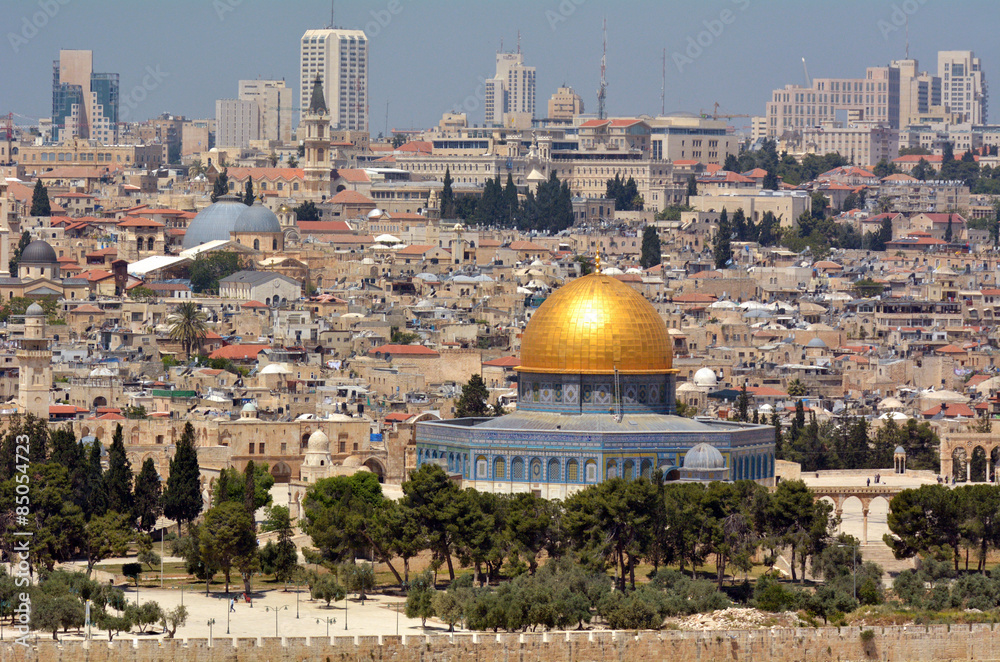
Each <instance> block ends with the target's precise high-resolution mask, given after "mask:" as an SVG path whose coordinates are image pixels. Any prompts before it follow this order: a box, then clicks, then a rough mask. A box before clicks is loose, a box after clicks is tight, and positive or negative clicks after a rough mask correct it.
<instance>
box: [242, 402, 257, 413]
mask: <svg viewBox="0 0 1000 662" xmlns="http://www.w3.org/2000/svg"><path fill="white" fill-rule="evenodd" d="M241 411H243V412H246V413H248V414H252V413H255V412H256V411H257V405H255V404H254V403H252V402H248V403H246V404H245V405H243V409H242V410H241Z"/></svg>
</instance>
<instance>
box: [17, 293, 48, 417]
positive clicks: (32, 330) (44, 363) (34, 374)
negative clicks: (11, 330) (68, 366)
mask: <svg viewBox="0 0 1000 662" xmlns="http://www.w3.org/2000/svg"><path fill="white" fill-rule="evenodd" d="M17 364H18V368H19V371H20V375H19V383H18V392H17V404H18V411H20V412H22V413H28V414H34V415H35V416H37V417H39V418H41V419H42V420H44V421H47V420H49V387H50V386H51V385H52V350H51V349H50V347H49V339H48V336H47V335H46V331H45V311H43V310H42V307H41V306H39V305H38V304H37V303H33V304H31V305H30V306H28V310H27V311H26V313H25V316H24V338H23V339H22V340H21V341H20V346H19V347H18V349H17Z"/></svg>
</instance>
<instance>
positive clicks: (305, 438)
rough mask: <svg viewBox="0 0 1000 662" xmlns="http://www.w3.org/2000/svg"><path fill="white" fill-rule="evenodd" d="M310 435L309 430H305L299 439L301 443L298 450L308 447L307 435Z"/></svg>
mask: <svg viewBox="0 0 1000 662" xmlns="http://www.w3.org/2000/svg"><path fill="white" fill-rule="evenodd" d="M310 434H312V433H311V432H309V430H306V431H305V433H303V435H302V439H301V441H300V442H299V447H300V448H305V447H306V446H308V445H309V435H310Z"/></svg>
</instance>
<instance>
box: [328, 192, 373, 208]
mask: <svg viewBox="0 0 1000 662" xmlns="http://www.w3.org/2000/svg"><path fill="white" fill-rule="evenodd" d="M330 202H332V203H333V204H338V205H374V204H375V201H374V200H372V199H371V198H369V197H368V196H367V195H364V194H362V193H358V192H357V191H347V190H344V191H341V192H340V193H338V194H337V195H335V196H333V197H332V198H330Z"/></svg>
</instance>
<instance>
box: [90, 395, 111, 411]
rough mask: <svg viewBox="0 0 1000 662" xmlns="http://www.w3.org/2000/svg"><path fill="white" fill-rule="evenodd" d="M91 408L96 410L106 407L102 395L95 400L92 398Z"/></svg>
mask: <svg viewBox="0 0 1000 662" xmlns="http://www.w3.org/2000/svg"><path fill="white" fill-rule="evenodd" d="M92 406H93V407H94V409H96V408H98V407H107V406H108V399H107V398H105V397H104V396H103V395H99V396H97V397H96V398H94V403H93V405H92Z"/></svg>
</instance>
